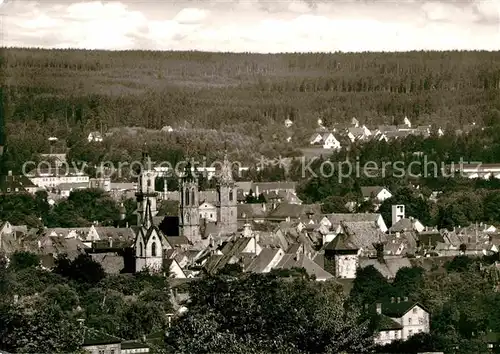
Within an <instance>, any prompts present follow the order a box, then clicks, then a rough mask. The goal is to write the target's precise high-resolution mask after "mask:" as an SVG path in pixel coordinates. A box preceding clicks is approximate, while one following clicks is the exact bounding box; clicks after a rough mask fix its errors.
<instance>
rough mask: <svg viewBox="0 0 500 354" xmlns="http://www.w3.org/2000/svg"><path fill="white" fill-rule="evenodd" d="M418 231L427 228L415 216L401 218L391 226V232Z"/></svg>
mask: <svg viewBox="0 0 500 354" xmlns="http://www.w3.org/2000/svg"><path fill="white" fill-rule="evenodd" d="M410 230H413V231H416V232H422V231H424V230H425V226H424V225H423V224H422V223H421V222H420V221H419V220H418V219H415V218H413V217H411V216H410V217H409V218H403V219H399V221H398V222H396V223H395V224H393V225H392V226H391V227H390V228H389V233H393V232H403V231H410Z"/></svg>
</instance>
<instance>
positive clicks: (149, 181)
mask: <svg viewBox="0 0 500 354" xmlns="http://www.w3.org/2000/svg"><path fill="white" fill-rule="evenodd" d="M147 185H148V188H149V187H151V180H150V179H148V182H147Z"/></svg>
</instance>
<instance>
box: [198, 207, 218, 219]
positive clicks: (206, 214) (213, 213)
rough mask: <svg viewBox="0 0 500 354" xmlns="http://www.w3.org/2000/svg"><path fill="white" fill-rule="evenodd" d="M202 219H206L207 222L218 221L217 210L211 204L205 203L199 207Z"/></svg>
mask: <svg viewBox="0 0 500 354" xmlns="http://www.w3.org/2000/svg"><path fill="white" fill-rule="evenodd" d="M199 211H200V219H206V220H207V221H211V222H216V221H217V208H216V207H215V206H214V205H212V204H210V203H203V204H202V205H200V207H199Z"/></svg>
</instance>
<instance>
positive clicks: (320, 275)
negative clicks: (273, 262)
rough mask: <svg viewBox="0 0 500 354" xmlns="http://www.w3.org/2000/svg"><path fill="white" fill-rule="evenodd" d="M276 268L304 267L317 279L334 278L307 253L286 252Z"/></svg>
mask: <svg viewBox="0 0 500 354" xmlns="http://www.w3.org/2000/svg"><path fill="white" fill-rule="evenodd" d="M276 268H278V269H291V268H304V270H305V271H306V273H307V274H308V275H310V276H312V275H314V276H315V277H316V280H328V279H332V278H333V275H331V274H330V273H328V272H327V271H326V270H324V269H323V268H321V267H320V266H319V265H318V264H316V263H315V262H314V261H313V260H311V259H309V258H308V257H306V256H305V255H295V254H285V255H284V256H283V258H282V259H281V261H280V262H279V263H278V265H277V266H276Z"/></svg>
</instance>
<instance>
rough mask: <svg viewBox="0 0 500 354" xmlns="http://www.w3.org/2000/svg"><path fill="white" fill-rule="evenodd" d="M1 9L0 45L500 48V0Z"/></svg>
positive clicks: (164, 1)
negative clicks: (0, 31) (0, 33)
mask: <svg viewBox="0 0 500 354" xmlns="http://www.w3.org/2000/svg"><path fill="white" fill-rule="evenodd" d="M0 2H2V0H0ZM0 11H1V13H2V15H3V18H2V27H1V29H2V31H3V33H2V39H1V40H2V42H3V46H23V47H33V46H34V47H44V48H54V47H56V48H68V47H70V48H87V49H117V50H120V49H159V50H207V51H233V52H242V51H250V52H264V53H265V52H283V51H288V52H293V51H303V52H306V51H322V52H329V51H382V50H384V51H405V50H420V49H437V50H448V49H486V50H500V22H499V19H500V0H461V1H457V0H440V1H424V0H394V1H380V0H374V1H360V0H343V1H339V0H329V1H323V2H321V1H314V0H307V1H292V0H275V1H267V0H266V1H265V0H241V1H236V0H206V1H204V0H199V1H194V0H184V1H173V0H128V1H121V2H113V1H102V2H97V1H96V2H92V1H89V2H73V1H69V0H66V1H64V0H59V1H51V0H41V1H26V0H3V4H2V5H1V8H0Z"/></svg>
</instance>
